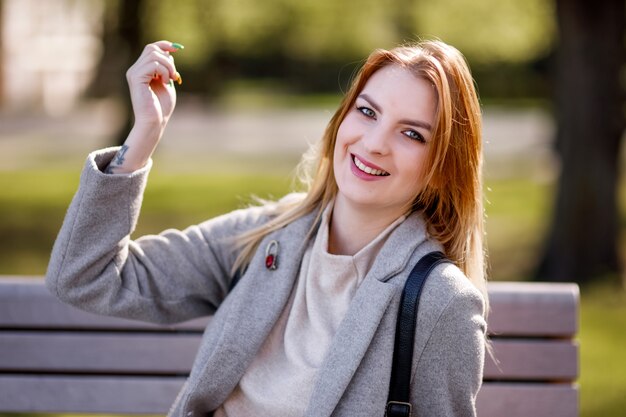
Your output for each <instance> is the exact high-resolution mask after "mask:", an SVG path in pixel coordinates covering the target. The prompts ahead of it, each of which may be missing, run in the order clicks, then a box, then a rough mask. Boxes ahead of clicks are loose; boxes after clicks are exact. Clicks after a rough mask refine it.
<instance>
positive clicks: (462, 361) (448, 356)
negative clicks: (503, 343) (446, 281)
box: [411, 267, 486, 417]
mask: <svg viewBox="0 0 626 417" xmlns="http://www.w3.org/2000/svg"><path fill="white" fill-rule="evenodd" d="M454 269H456V267H454ZM457 271H458V270H457ZM458 273H459V274H461V273H460V271H458ZM461 275H462V274H461ZM460 280H463V281H466V282H463V283H462V285H457V286H455V289H454V293H453V295H452V296H451V297H450V298H449V299H448V300H447V304H446V305H445V307H444V308H443V310H442V312H441V314H440V315H439V317H438V319H437V321H436V322H435V324H434V327H433V329H432V332H431V334H430V336H429V338H428V340H427V342H426V346H425V348H424V350H423V351H422V352H421V355H420V357H419V358H418V364H417V369H416V371H415V376H414V378H415V380H414V383H413V384H412V392H411V396H412V398H411V403H412V404H416V409H417V412H416V413H415V415H417V416H420V417H426V416H428V417H474V416H476V396H477V394H478V390H479V389H480V386H481V383H482V376H483V363H484V355H485V332H486V323H485V320H484V316H483V313H484V301H483V297H482V295H481V294H480V292H479V291H478V290H477V289H476V288H474V287H473V286H472V285H471V284H470V283H469V281H468V280H467V278H465V277H464V276H462V277H461V278H457V280H456V282H457V283H458V282H461V281H460Z"/></svg>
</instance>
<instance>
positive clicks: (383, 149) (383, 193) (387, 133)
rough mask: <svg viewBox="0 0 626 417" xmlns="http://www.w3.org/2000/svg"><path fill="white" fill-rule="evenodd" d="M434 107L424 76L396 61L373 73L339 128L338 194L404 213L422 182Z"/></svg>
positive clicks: (336, 155) (348, 200)
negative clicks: (414, 72) (401, 65)
mask: <svg viewBox="0 0 626 417" xmlns="http://www.w3.org/2000/svg"><path fill="white" fill-rule="evenodd" d="M436 107H437V102H436V95H435V91H434V87H433V86H432V85H431V84H430V83H429V82H427V81H426V80H424V79H422V78H418V77H416V76H415V75H413V74H412V73H410V72H409V71H408V70H406V69H403V68H401V67H399V66H395V65H388V66H386V67H383V68H382V69H380V70H378V71H377V72H375V73H374V74H373V75H372V76H371V77H370V79H369V80H368V81H367V83H366V84H365V87H364V88H363V91H361V93H360V94H359V96H358V97H357V99H356V102H355V103H354V106H353V108H352V109H350V110H349V111H348V113H347V114H346V117H345V119H344V120H343V122H342V123H341V125H340V126H339V130H338V131H337V141H336V144H335V151H334V158H333V164H334V165H333V167H334V171H335V178H336V180H337V186H338V189H339V190H338V195H337V199H345V201H344V203H350V204H352V205H355V207H361V208H368V209H369V208H376V209H382V210H384V211H385V212H391V213H396V212H397V216H400V215H401V214H403V213H404V212H405V211H406V210H407V209H408V208H409V206H410V204H411V203H412V201H413V199H414V198H415V196H416V195H417V194H418V193H419V191H420V190H421V189H422V187H423V186H424V184H423V178H424V165H425V162H426V156H427V153H428V150H429V149H430V147H431V140H432V130H433V127H434V124H435V112H436ZM381 213H382V212H381Z"/></svg>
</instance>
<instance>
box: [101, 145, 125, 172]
mask: <svg viewBox="0 0 626 417" xmlns="http://www.w3.org/2000/svg"><path fill="white" fill-rule="evenodd" d="M127 151H128V145H122V147H121V148H120V150H119V151H117V153H116V154H115V156H114V157H113V160H111V162H110V163H109V166H107V167H106V169H105V170H104V173H105V174H114V169H115V168H116V167H119V166H121V165H122V164H123V163H124V161H125V158H124V155H125V154H126V152H127Z"/></svg>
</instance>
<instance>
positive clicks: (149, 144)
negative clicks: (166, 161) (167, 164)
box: [105, 41, 183, 174]
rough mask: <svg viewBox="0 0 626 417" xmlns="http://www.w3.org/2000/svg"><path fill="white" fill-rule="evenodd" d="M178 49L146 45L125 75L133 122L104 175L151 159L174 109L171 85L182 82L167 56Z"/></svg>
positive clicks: (132, 168) (166, 43) (177, 46)
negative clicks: (133, 117) (133, 116)
mask: <svg viewBox="0 0 626 417" xmlns="http://www.w3.org/2000/svg"><path fill="white" fill-rule="evenodd" d="M182 48H183V46H182V45H180V44H177V43H172V42H169V41H159V42H154V43H151V44H148V45H146V47H145V48H144V50H143V52H142V53H141V55H140V56H139V58H138V59H137V61H136V62H135V63H134V64H133V65H132V66H131V67H130V68H129V69H128V71H127V72H126V79H127V81H128V87H129V89H130V97H131V102H132V105H133V113H134V115H135V123H134V125H133V128H132V130H131V132H130V133H129V135H128V138H127V139H126V141H125V142H124V145H123V146H122V149H121V150H120V151H119V152H118V153H117V155H116V156H115V158H114V159H113V160H112V161H111V163H110V164H109V166H108V167H107V168H106V170H105V172H107V173H110V174H117V173H128V172H132V171H135V170H137V169H139V168H141V167H143V166H144V165H145V164H146V163H147V162H148V160H149V159H150V157H151V156H152V153H153V152H154V150H155V149H156V146H157V145H158V143H159V140H160V139H161V136H163V132H164V130H165V126H166V125H167V122H168V121H169V119H170V117H171V115H172V112H173V111H174V107H175V106H176V88H175V84H174V82H175V81H176V82H177V83H178V84H180V83H182V79H181V76H180V74H179V73H178V71H176V65H175V64H174V57H173V56H172V55H171V54H172V53H173V52H176V51H178V50H179V49H182Z"/></svg>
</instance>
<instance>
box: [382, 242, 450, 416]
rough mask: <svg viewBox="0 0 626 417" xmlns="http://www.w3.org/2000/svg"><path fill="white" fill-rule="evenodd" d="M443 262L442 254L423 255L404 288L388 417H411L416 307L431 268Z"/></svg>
mask: <svg viewBox="0 0 626 417" xmlns="http://www.w3.org/2000/svg"><path fill="white" fill-rule="evenodd" d="M442 262H449V261H448V259H446V257H445V255H444V254H443V253H441V252H430V253H428V254H426V255H424V256H423V257H422V259H420V260H419V262H417V264H416V265H415V267H414V268H413V270H412V271H411V273H410V274H409V277H408V278H407V280H406V283H405V284H404V290H403V291H402V299H401V300H400V309H399V311H398V321H397V323H396V340H395V344H394V347H393V362H392V367H391V383H390V386H389V398H388V399H387V407H386V416H387V417H409V416H410V415H411V404H410V403H409V392H410V388H409V386H410V382H411V368H412V361H413V344H414V340H415V326H416V324H417V307H418V305H419V298H420V294H421V292H422V287H423V286H424V282H426V278H428V275H429V274H430V272H431V271H432V270H433V268H435V266H437V265H438V264H440V263H442Z"/></svg>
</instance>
